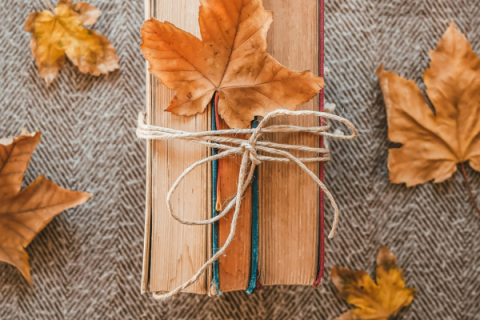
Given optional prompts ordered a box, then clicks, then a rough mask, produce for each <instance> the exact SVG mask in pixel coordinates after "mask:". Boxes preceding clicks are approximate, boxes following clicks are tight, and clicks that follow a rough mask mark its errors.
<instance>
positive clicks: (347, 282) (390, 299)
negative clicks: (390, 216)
mask: <svg viewBox="0 0 480 320" xmlns="http://www.w3.org/2000/svg"><path fill="white" fill-rule="evenodd" d="M376 275H377V283H376V284H375V282H373V280H372V278H370V276H369V275H368V274H367V273H366V272H365V271H356V272H355V271H352V270H349V269H344V268H339V267H337V266H334V267H333V268H332V270H331V272H330V277H331V278H332V281H333V283H334V284H335V286H336V287H337V289H338V291H339V296H340V297H341V298H342V299H344V300H345V301H347V302H348V303H350V304H353V305H355V306H357V307H358V308H357V309H352V310H350V311H348V312H346V313H344V314H342V315H341V316H340V317H338V318H337V319H338V320H354V319H355V320H360V319H375V320H387V319H389V317H390V316H394V315H396V314H397V313H398V312H399V311H400V309H402V308H403V307H406V306H408V305H410V303H412V300H413V298H414V297H415V294H416V293H417V290H416V289H413V288H405V279H404V276H403V271H402V270H401V269H398V266H397V258H396V257H395V255H394V254H393V253H392V252H391V251H390V250H388V248H387V247H385V246H382V247H381V248H380V252H379V253H378V257H377V272H376Z"/></svg>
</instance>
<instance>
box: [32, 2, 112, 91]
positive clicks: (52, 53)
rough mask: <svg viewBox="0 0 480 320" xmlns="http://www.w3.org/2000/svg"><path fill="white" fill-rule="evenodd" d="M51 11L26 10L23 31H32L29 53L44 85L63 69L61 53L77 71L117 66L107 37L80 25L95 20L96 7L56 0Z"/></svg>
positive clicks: (102, 71) (96, 71)
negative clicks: (34, 60) (44, 82)
mask: <svg viewBox="0 0 480 320" xmlns="http://www.w3.org/2000/svg"><path fill="white" fill-rule="evenodd" d="M52 11H54V12H51V11H48V10H45V11H43V12H33V13H30V15H29V16H28V19H27V21H26V22H25V31H27V32H30V33H31V34H32V38H31V40H30V48H31V50H32V54H33V56H34V57H35V59H36V61H37V66H38V71H39V72H40V76H41V77H42V78H43V79H44V80H45V81H46V82H47V85H49V84H50V83H51V82H52V81H53V80H54V79H55V78H56V77H57V74H58V71H59V70H60V69H62V68H63V65H64V64H65V55H66V56H67V57H68V58H69V59H70V61H72V63H73V64H74V65H76V66H77V67H78V69H79V70H80V72H83V73H90V74H92V75H94V76H98V75H100V74H107V73H108V72H110V71H113V70H115V69H118V68H119V66H118V57H117V55H116V54H115V48H114V47H113V46H112V44H111V43H110V42H109V41H108V40H107V38H106V37H105V36H103V35H101V34H98V33H97V32H95V31H93V30H90V29H85V28H84V26H89V25H92V24H94V23H95V21H97V18H98V17H99V16H100V10H98V9H97V8H96V7H94V6H91V5H89V4H88V3H86V2H76V3H72V1H71V0H60V1H59V2H58V4H57V7H56V8H55V9H54V10H52Z"/></svg>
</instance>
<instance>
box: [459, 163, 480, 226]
mask: <svg viewBox="0 0 480 320" xmlns="http://www.w3.org/2000/svg"><path fill="white" fill-rule="evenodd" d="M462 172H463V178H464V179H465V185H466V186H467V190H468V195H469V196H470V200H471V201H472V202H473V205H474V206H475V211H477V213H478V216H479V217H480V209H479V208H478V206H477V202H476V201H475V197H474V196H473V193H472V187H471V186H470V182H468V177H467V172H466V171H465V163H462Z"/></svg>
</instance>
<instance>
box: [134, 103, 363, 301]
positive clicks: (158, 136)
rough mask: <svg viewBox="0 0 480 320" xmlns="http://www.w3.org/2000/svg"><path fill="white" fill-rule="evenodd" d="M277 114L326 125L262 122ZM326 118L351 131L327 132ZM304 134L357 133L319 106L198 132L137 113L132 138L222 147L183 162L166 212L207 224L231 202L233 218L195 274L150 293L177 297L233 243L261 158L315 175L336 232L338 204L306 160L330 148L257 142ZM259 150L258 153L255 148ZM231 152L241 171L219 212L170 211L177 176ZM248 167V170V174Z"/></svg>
mask: <svg viewBox="0 0 480 320" xmlns="http://www.w3.org/2000/svg"><path fill="white" fill-rule="evenodd" d="M279 116H315V117H322V118H324V119H326V120H327V121H326V124H325V125H322V126H318V127H302V126H295V125H272V124H271V125H267V123H268V122H269V121H270V120H271V119H273V118H276V117H279ZM328 120H334V121H339V122H341V123H343V124H344V125H346V126H347V127H348V128H349V129H350V130H351V132H352V133H351V134H350V135H344V134H343V132H334V133H329V132H327V131H328V129H329V128H330V126H329V125H328ZM277 132H282V133H302V132H303V133H308V134H314V135H318V136H324V137H328V138H336V139H340V140H352V139H355V138H356V137H357V134H358V133H357V130H356V129H355V126H354V125H353V124H352V123H351V122H350V121H348V120H347V119H345V118H342V117H339V116H336V115H333V114H330V113H327V112H318V111H290V110H284V109H279V110H275V111H272V112H270V113H269V114H267V116H266V117H265V118H263V120H261V121H260V123H259V124H258V126H257V128H255V129H228V130H217V131H202V132H186V131H182V130H175V129H170V128H164V127H159V126H153V125H148V124H145V116H144V114H143V113H140V114H139V117H138V126H137V137H139V138H141V139H146V140H174V139H178V140H185V141H191V142H194V143H198V144H202V145H205V146H208V147H211V148H217V149H222V150H224V151H223V152H221V153H219V154H216V155H213V156H209V157H207V158H205V159H202V160H200V161H198V162H196V163H194V164H192V165H191V166H190V167H188V168H187V169H186V170H185V171H184V172H183V173H182V174H181V175H180V177H178V179H177V180H176V181H175V183H174V184H173V185H172V187H171V189H170V190H169V192H168V194H167V209H168V212H169V213H170V215H171V216H172V217H173V218H174V219H175V220H177V221H178V222H180V223H182V224H186V225H207V224H212V223H214V222H215V221H218V220H220V219H221V218H223V217H224V216H225V215H226V214H227V213H228V212H229V211H230V210H231V209H232V208H233V207H234V206H235V211H234V213H233V216H232V223H231V225H230V233H229V235H228V237H227V240H226V241H225V244H224V245H223V246H222V247H221V248H220V249H219V250H218V251H217V252H216V253H215V254H214V255H213V256H212V257H211V258H210V259H208V261H207V262H205V264H204V265H203V266H202V267H201V268H200V269H199V270H198V271H197V273H196V274H195V275H194V276H193V277H192V278H191V279H190V280H188V281H187V282H185V283H184V284H182V285H181V286H179V287H177V288H176V289H174V290H172V291H170V292H168V293H165V294H157V293H154V294H153V297H154V298H155V299H157V300H165V299H167V298H170V297H174V296H176V295H177V294H178V293H179V292H181V291H182V290H184V289H185V288H187V287H189V286H190V285H191V284H193V283H194V282H195V281H196V280H197V279H198V278H199V277H200V276H201V275H202V274H203V272H204V271H205V270H206V269H207V268H208V267H209V266H210V265H211V264H212V263H213V262H214V261H216V260H217V259H218V258H219V257H220V256H221V255H222V254H223V253H224V252H225V250H226V249H227V247H228V246H229V245H230V243H231V242H232V240H233V238H234V236H235V231H236V226H237V220H238V216H239V213H240V206H241V204H242V199H243V197H242V196H243V194H244V192H245V190H246V189H247V187H248V185H249V184H250V182H251V181H252V178H253V174H254V171H255V167H256V166H258V165H260V164H261V163H262V162H265V161H273V162H294V163H295V164H297V165H298V166H299V167H300V168H301V169H302V170H303V171H304V172H306V173H307V174H308V175H309V176H310V177H311V178H312V180H314V181H315V182H316V183H317V185H318V186H319V187H320V189H322V190H323V192H324V193H325V195H326V196H327V197H328V199H329V200H330V204H331V205H332V207H333V209H334V211H335V217H334V222H333V225H332V229H331V231H330V234H329V236H328V237H329V238H333V236H334V235H335V230H336V228H337V225H338V207H337V204H336V202H335V199H334V198H333V196H332V194H331V193H330V191H328V189H327V188H326V186H325V185H324V184H323V182H322V181H321V180H320V179H319V178H318V177H317V176H316V175H315V173H313V172H312V171H311V170H310V169H308V167H307V166H306V165H305V163H309V162H326V161H329V160H330V152H329V150H328V148H319V147H318V148H317V147H308V146H304V145H288V144H281V143H274V142H269V141H259V139H260V138H261V137H262V135H263V134H265V133H277ZM237 134H250V138H249V139H248V140H245V139H240V138H237V137H226V136H224V135H237ZM287 150H298V151H305V152H311V153H314V154H315V156H312V157H300V158H299V157H296V156H294V155H293V154H292V153H290V152H288V151H287ZM258 151H261V154H259V153H258ZM234 155H241V156H242V162H241V165H240V173H239V176H238V184H237V192H236V194H235V195H234V196H233V198H232V199H231V200H230V202H229V203H228V204H227V206H225V207H224V208H223V210H222V211H221V212H219V214H218V215H217V216H216V217H213V218H211V219H207V220H200V221H192V220H185V219H182V218H181V217H179V216H177V215H176V214H175V213H174V212H173V210H172V205H171V196H172V194H173V192H175V190H176V189H177V187H178V186H179V184H180V183H181V181H182V180H183V179H184V178H185V177H186V176H187V175H188V174H189V173H190V172H191V171H192V170H193V169H195V168H196V167H197V166H200V165H202V164H205V163H208V162H211V161H214V160H218V159H222V158H225V157H230V156H234ZM247 172H248V174H247Z"/></svg>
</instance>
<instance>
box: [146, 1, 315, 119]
mask: <svg viewBox="0 0 480 320" xmlns="http://www.w3.org/2000/svg"><path fill="white" fill-rule="evenodd" d="M200 4H201V6H200V14H199V24H200V33H201V36H202V40H200V39H198V38H196V37H195V36H193V35H192V34H190V33H188V32H185V31H183V30H180V29H178V28H177V27H175V26H174V25H173V24H171V23H169V22H159V21H157V20H155V19H153V18H152V19H150V20H148V21H145V23H144V24H143V27H142V29H141V34H142V41H143V43H142V44H141V45H140V47H141V49H142V51H143V53H144V55H145V58H146V59H147V60H148V62H149V63H150V69H149V70H150V72H151V73H153V74H154V75H155V76H156V77H157V78H159V79H160V80H161V81H162V83H163V84H164V85H166V86H167V87H168V88H170V89H174V90H176V95H175V96H174V97H173V98H172V100H171V102H170V105H169V106H168V108H167V109H166V111H170V112H172V113H174V114H178V115H184V116H192V115H194V114H197V113H201V112H203V111H204V110H205V108H206V106H207V104H208V103H209V101H210V100H211V98H212V95H213V94H214V92H215V91H218V92H219V97H220V99H219V107H218V112H219V114H220V115H221V117H222V118H223V119H224V120H225V122H226V123H227V125H228V126H229V127H231V128H246V127H248V126H249V125H250V122H251V120H253V119H254V117H255V116H265V115H266V114H267V113H269V112H270V111H273V110H275V109H290V110H295V109H296V106H297V105H300V104H302V103H305V102H307V101H308V100H310V99H312V98H313V97H315V95H316V94H317V93H318V92H319V91H320V89H321V88H323V86H324V83H323V79H322V78H318V77H315V76H314V75H313V74H312V73H311V72H309V71H304V72H296V71H293V70H291V69H289V68H287V67H284V66H282V65H281V64H280V63H278V61H276V60H275V59H274V58H272V57H271V56H270V55H269V54H267V53H266V49H267V43H266V36H267V31H268V29H269V27H270V24H271V23H272V21H273V13H272V12H270V11H266V10H265V9H264V8H263V4H262V1H261V0H200Z"/></svg>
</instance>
